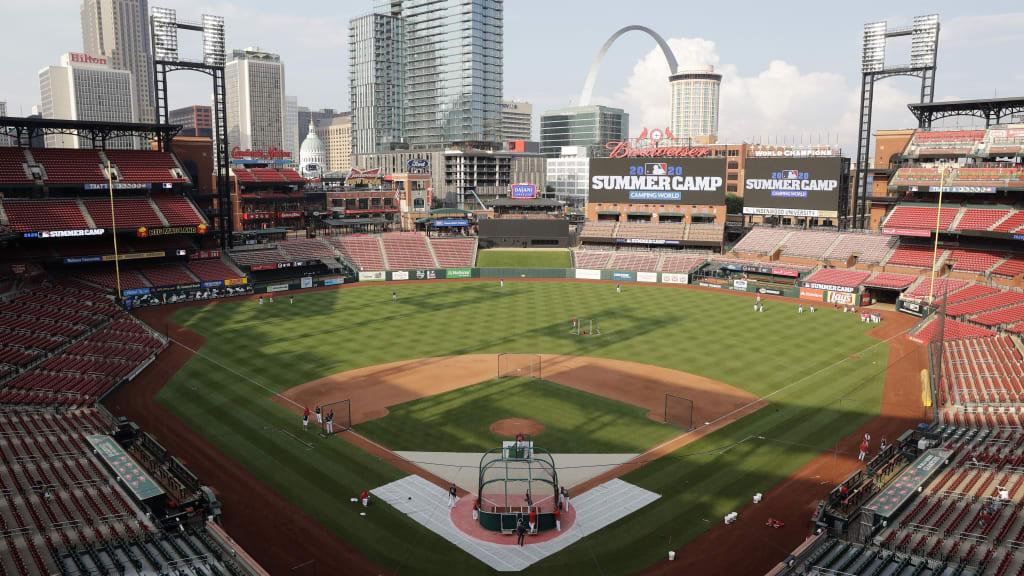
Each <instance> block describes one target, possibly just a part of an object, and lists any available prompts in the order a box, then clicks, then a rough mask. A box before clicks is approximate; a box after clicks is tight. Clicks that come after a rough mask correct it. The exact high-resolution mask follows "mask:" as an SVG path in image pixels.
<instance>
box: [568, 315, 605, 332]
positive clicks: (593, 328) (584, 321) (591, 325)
mask: <svg viewBox="0 0 1024 576" xmlns="http://www.w3.org/2000/svg"><path fill="white" fill-rule="evenodd" d="M573 320H574V322H573V325H572V332H571V333H572V335H573V336H600V335H601V328H600V326H598V323H597V320H596V319H594V318H580V319H578V320H577V319H573Z"/></svg>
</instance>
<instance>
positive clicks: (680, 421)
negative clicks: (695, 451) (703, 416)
mask: <svg viewBox="0 0 1024 576" xmlns="http://www.w3.org/2000/svg"><path fill="white" fill-rule="evenodd" d="M665 424H672V425H673V426H679V427H680V428H682V429H684V430H692V429H693V400H691V399H689V398H687V397H686V396H680V395H678V394H668V393H666V394H665Z"/></svg>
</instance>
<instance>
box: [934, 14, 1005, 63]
mask: <svg viewBox="0 0 1024 576" xmlns="http://www.w3.org/2000/svg"><path fill="white" fill-rule="evenodd" d="M1021 42H1024V12H1013V13H1009V14H991V15H978V16H958V17H956V18H953V19H951V20H949V21H948V22H942V29H941V32H940V34H939V52H940V53H941V52H942V51H943V49H944V48H961V47H962V48H966V49H970V50H976V49H977V48H978V47H979V46H986V47H992V46H994V45H997V44H1013V45H1015V46H1019V45H1020V43H1021Z"/></svg>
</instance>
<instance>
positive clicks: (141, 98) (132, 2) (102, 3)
mask: <svg viewBox="0 0 1024 576" xmlns="http://www.w3.org/2000/svg"><path fill="white" fill-rule="evenodd" d="M148 4H149V3H148V2H147V0H82V3H81V13H82V47H83V52H85V53H86V54H88V55H89V56H92V57H94V58H104V59H106V61H107V63H108V64H109V65H110V67H111V68H113V69H114V70H128V71H129V72H131V73H132V93H133V98H134V99H135V101H134V105H133V108H134V109H135V116H136V118H137V121H139V122H155V121H156V97H155V94H154V90H153V57H152V54H151V53H150V41H149V6H148Z"/></svg>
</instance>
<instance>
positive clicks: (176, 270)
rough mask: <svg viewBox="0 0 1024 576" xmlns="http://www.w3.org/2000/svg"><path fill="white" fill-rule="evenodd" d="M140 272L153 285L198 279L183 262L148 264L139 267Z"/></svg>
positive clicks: (183, 282)
mask: <svg viewBox="0 0 1024 576" xmlns="http://www.w3.org/2000/svg"><path fill="white" fill-rule="evenodd" d="M139 272H140V273H141V274H142V275H143V276H145V277H146V279H147V280H149V283H150V284H152V285H153V286H172V285H175V284H191V283H193V282H195V281H196V279H195V278H193V277H192V276H191V275H190V274H189V273H188V271H187V270H185V268H183V267H182V265H181V264H148V265H146V266H142V267H141V268H139Z"/></svg>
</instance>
